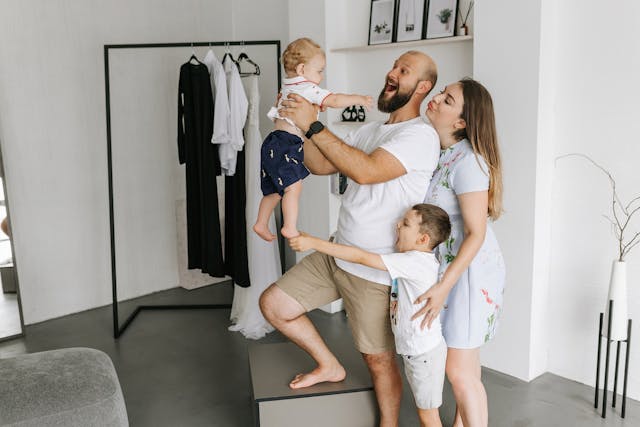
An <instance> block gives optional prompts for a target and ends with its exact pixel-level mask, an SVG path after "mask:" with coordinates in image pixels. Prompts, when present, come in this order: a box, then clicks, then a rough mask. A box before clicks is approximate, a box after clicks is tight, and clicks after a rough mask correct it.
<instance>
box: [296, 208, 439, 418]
mask: <svg viewBox="0 0 640 427" xmlns="http://www.w3.org/2000/svg"><path fill="white" fill-rule="evenodd" d="M450 232H451V223H450V222H449V216H448V215H447V213H446V212H445V211H444V210H443V209H441V208H439V207H437V206H434V205H428V204H418V205H415V206H413V207H412V208H411V209H409V210H407V212H406V213H405V215H404V218H402V220H400V222H398V224H397V233H398V239H397V241H396V249H397V251H398V252H397V253H392V254H384V255H380V254H376V253H372V252H367V251H364V250H362V249H359V248H355V247H352V246H346V245H339V244H336V243H331V242H327V241H324V240H321V239H318V238H317V237H313V236H309V235H307V234H305V233H301V234H300V236H298V237H294V238H291V239H290V240H289V244H290V245H291V248H293V249H294V250H296V251H306V250H309V249H315V250H316V251H318V252H322V253H325V254H327V255H329V256H333V257H335V258H340V259H343V260H345V261H350V262H357V263H359V264H363V265H366V266H369V267H373V268H377V269H379V270H386V271H388V272H389V275H390V276H391V279H392V285H391V298H390V299H391V302H390V319H391V329H392V330H393V333H394V336H395V343H396V351H397V352H398V354H400V355H401V356H402V359H403V361H404V369H405V374H406V376H407V380H408V381H409V385H410V386H411V391H412V392H413V397H414V399H415V402H416V406H417V407H418V416H419V417H420V423H421V425H422V426H429V427H432V426H442V424H441V423H440V416H439V414H438V407H439V406H440V405H441V404H442V387H443V384H444V374H445V363H446V359H447V346H446V344H445V342H444V338H443V336H442V331H441V329H440V317H439V316H438V317H436V318H435V319H434V320H433V322H432V323H431V327H430V328H428V327H425V328H424V329H422V328H421V327H420V322H421V320H422V319H421V318H418V319H416V320H413V321H412V320H411V317H412V316H413V314H414V313H415V312H416V311H417V310H418V308H419V307H417V306H416V305H414V302H415V301H416V299H417V298H418V297H419V296H420V295H421V294H423V293H424V292H426V291H427V290H428V289H429V288H430V287H431V286H432V285H434V284H435V283H436V282H437V281H438V267H439V263H438V261H437V260H436V257H435V255H434V254H433V252H432V250H433V249H434V248H435V247H437V246H438V245H439V244H440V243H442V242H443V241H445V240H446V239H447V238H448V237H449V233H450Z"/></svg>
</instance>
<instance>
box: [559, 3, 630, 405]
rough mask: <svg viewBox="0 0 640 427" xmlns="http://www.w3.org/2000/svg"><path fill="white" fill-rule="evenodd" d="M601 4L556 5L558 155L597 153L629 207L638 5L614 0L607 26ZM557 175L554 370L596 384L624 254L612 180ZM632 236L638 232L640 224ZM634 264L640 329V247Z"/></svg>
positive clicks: (573, 163) (570, 172)
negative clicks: (604, 324) (615, 272)
mask: <svg viewBox="0 0 640 427" xmlns="http://www.w3.org/2000/svg"><path fill="white" fill-rule="evenodd" d="M600 6H601V4H600V3H598V2H595V1H588V2H584V1H579V0H566V1H563V2H558V5H557V6H556V7H557V21H558V22H559V23H561V25H560V24H559V25H557V30H556V31H557V37H556V40H555V43H556V49H557V60H556V67H555V70H554V72H555V74H556V75H557V93H556V96H555V102H554V106H553V109H554V115H555V117H556V120H555V126H554V129H553V137H554V145H555V155H562V154H565V153H570V152H580V153H584V154H587V155H589V156H591V157H592V158H593V159H594V160H596V161H597V162H598V163H600V164H601V165H603V166H604V167H605V168H607V169H608V170H609V171H610V172H611V173H612V174H613V176H614V178H615V179H616V181H617V184H618V190H619V193H620V196H621V198H622V200H623V201H624V200H627V201H628V200H630V199H631V198H632V197H636V196H638V195H640V179H639V178H638V163H639V161H640V144H638V135H639V134H640V121H638V113H639V112H640V110H639V108H638V99H640V87H639V86H638V85H637V84H636V82H637V80H638V76H639V75H640V43H638V37H637V31H636V30H635V28H636V26H637V22H636V21H637V18H638V17H639V16H640V4H639V3H638V2H637V1H634V0H614V1H611V2H608V3H607V11H617V12H616V13H615V19H605V18H604V17H603V16H602V9H601V7H600ZM553 176H554V186H553V210H552V219H553V221H552V224H553V225H552V233H551V236H552V237H551V247H552V252H551V279H550V289H551V292H550V298H549V310H550V313H549V318H550V319H551V322H552V327H551V328H550V329H549V335H550V346H549V371H551V372H553V373H556V374H558V375H562V376H565V377H568V378H571V379H574V380H576V381H580V382H583V383H586V384H589V385H594V383H595V363H596V351H597V334H598V315H599V313H600V312H601V311H603V310H604V307H605V304H606V299H607V290H608V284H609V274H610V271H611V270H610V269H611V261H612V260H613V259H614V258H615V257H616V253H617V251H616V241H615V238H614V237H613V234H612V231H611V227H610V226H609V225H608V223H607V221H606V220H605V219H604V218H603V217H602V215H604V214H609V213H610V206H611V205H610V202H611V190H610V187H609V185H608V181H607V178H606V177H605V176H604V175H603V174H602V173H601V172H599V171H598V170H597V169H595V168H594V167H592V166H590V165H589V164H587V163H586V162H585V161H582V160H580V159H565V160H561V161H559V162H558V163H557V165H556V167H555V171H554V175H553ZM635 230H636V231H640V218H636V221H635ZM627 264H628V289H629V316H630V318H632V319H634V321H635V322H637V321H639V320H640V287H639V286H638V283H639V282H640V249H639V248H638V247H636V250H635V253H631V255H630V257H629V258H628V259H627ZM634 326H635V325H634ZM634 329H635V330H636V331H637V327H635V328H634ZM636 335H637V333H636ZM637 344H638V341H637V340H636V341H635V343H632V349H631V350H632V351H631V360H630V365H631V369H630V371H629V396H631V397H633V398H635V399H638V398H640V370H639V369H638V368H637V367H638V366H640V347H639V346H638V345H637ZM634 367H635V368H634ZM611 372H612V374H611V375H613V370H612V371H611ZM621 379H622V378H621ZM601 381H602V380H601ZM620 384H621V383H620ZM620 384H619V385H620ZM601 385H602V382H601ZM619 390H621V388H619Z"/></svg>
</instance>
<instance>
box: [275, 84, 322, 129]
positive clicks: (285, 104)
mask: <svg viewBox="0 0 640 427" xmlns="http://www.w3.org/2000/svg"><path fill="white" fill-rule="evenodd" d="M319 108H320V107H318V106H317V105H315V104H312V103H310V102H309V101H307V100H306V99H304V98H303V97H301V96H300V95H296V94H294V93H291V94H289V97H288V98H286V99H285V100H283V101H282V108H281V109H280V110H278V113H280V116H281V117H287V118H289V119H291V120H292V121H293V123H295V125H296V126H297V127H298V128H299V129H300V130H302V131H303V132H306V131H308V130H309V126H311V123H313V122H315V121H316V120H318V110H319Z"/></svg>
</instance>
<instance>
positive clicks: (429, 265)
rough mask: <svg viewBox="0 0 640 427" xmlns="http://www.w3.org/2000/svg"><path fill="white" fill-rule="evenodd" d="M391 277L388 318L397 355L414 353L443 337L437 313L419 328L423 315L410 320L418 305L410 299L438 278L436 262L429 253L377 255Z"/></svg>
mask: <svg viewBox="0 0 640 427" xmlns="http://www.w3.org/2000/svg"><path fill="white" fill-rule="evenodd" d="M381 258H382V262H383V263H384V265H385V266H386V267H387V270H388V271H389V275H390V276H391V279H392V284H391V304H390V310H389V317H390V319H391V329H392V330H393V335H394V337H395V341H396V351H397V352H398V354H403V355H406V356H417V355H419V354H423V353H426V352H428V351H430V350H432V349H434V348H436V347H437V346H438V345H440V343H442V341H443V340H444V338H443V336H442V328H441V327H440V316H439V315H438V316H437V317H436V318H435V319H433V322H431V327H430V328H429V327H426V326H425V328H424V329H421V328H420V323H422V320H423V317H422V316H420V317H419V318H417V319H415V320H411V316H413V315H414V314H415V312H416V311H418V308H419V307H420V306H417V305H415V304H414V303H413V302H414V301H415V300H416V299H417V298H418V297H419V296H420V295H422V294H423V293H425V292H426V291H427V290H428V289H429V288H430V287H431V286H433V285H435V284H436V282H437V281H438V269H439V268H440V263H439V262H438V260H437V259H436V257H435V255H434V254H433V252H421V251H408V252H402V253H393V254H387V255H381Z"/></svg>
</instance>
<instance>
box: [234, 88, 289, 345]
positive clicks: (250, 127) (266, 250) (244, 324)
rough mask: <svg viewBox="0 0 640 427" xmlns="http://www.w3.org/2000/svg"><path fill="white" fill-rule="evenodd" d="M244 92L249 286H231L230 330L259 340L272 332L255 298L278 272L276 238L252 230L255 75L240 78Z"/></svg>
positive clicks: (256, 196) (256, 169)
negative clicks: (246, 102) (265, 237)
mask: <svg viewBox="0 0 640 427" xmlns="http://www.w3.org/2000/svg"><path fill="white" fill-rule="evenodd" d="M243 84H244V87H245V92H246V94H247V97H248V98H249V114H248V117H247V122H246V125H245V127H244V137H245V146H244V150H245V161H246V167H245V179H246V185H247V208H246V219H247V257H248V258H249V280H250V281H251V286H249V287H248V288H241V287H240V286H238V285H234V293H233V305H232V307H231V322H232V323H233V325H232V326H230V327H229V330H230V331H239V332H241V333H242V334H243V335H244V336H245V337H246V338H250V339H259V338H262V337H263V336H265V335H266V334H267V333H269V332H271V331H273V326H271V325H270V324H269V322H267V321H266V320H265V318H264V317H263V316H262V313H261V312H260V307H258V299H259V298H260V294H262V292H263V291H264V290H265V289H266V288H267V287H268V286H269V285H270V284H272V283H273V282H275V281H276V280H277V279H278V278H279V277H280V276H281V275H282V270H281V268H280V254H279V250H278V240H277V239H276V240H274V241H273V242H265V241H264V240H262V239H261V238H260V237H258V235H257V234H256V233H255V232H254V231H253V228H252V227H253V224H254V223H255V222H256V218H257V216H258V205H259V204H260V199H262V192H261V190H260V147H261V145H262V137H261V136H260V129H259V124H260V122H259V117H260V116H259V103H260V94H259V93H258V77H257V76H249V77H245V78H244V79H243ZM269 228H270V229H271V230H275V229H276V227H275V219H274V218H273V216H272V217H271V220H270V224H269Z"/></svg>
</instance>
